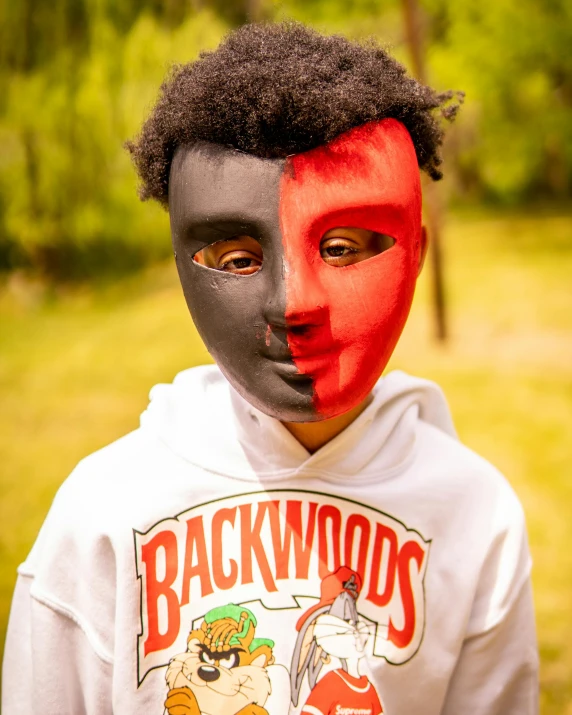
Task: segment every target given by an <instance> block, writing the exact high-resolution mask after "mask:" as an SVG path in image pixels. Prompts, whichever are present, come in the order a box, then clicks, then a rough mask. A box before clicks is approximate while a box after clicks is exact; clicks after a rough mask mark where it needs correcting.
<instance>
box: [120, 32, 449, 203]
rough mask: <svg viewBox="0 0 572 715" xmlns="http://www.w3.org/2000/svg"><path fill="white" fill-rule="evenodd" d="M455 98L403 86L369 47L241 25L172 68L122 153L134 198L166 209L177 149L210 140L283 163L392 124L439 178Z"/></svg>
mask: <svg viewBox="0 0 572 715" xmlns="http://www.w3.org/2000/svg"><path fill="white" fill-rule="evenodd" d="M455 96H456V97H457V98H458V100H459V101H462V93H453V92H445V93H443V94H437V93H436V92H435V91H434V90H433V89H431V88H430V87H427V86H425V85H423V84H420V83H419V82H417V81H416V80H415V79H412V78H411V77H408V76H407V75H406V71H405V68H404V67H403V66H402V65H400V64H399V63H398V62H397V61H396V60H394V59H393V58H392V57H390V56H389V55H388V54H387V52H386V51H385V50H384V49H383V48H381V47H380V46H379V45H377V44H376V43H375V42H374V41H373V40H370V41H369V42H368V43H366V44H358V43H356V42H350V41H349V40H347V39H346V38H344V37H341V36H338V35H334V36H323V35H320V34H319V33H318V32H316V31H314V30H312V29H310V28H308V27H306V26H305V25H302V24H299V23H292V22H289V23H277V24H273V23H268V24H251V25H243V26H242V27H240V28H239V29H237V30H235V31H233V32H231V33H230V34H229V35H227V37H226V38H225V39H224V41H223V42H222V43H221V44H220V46H219V47H218V48H217V49H216V50H215V51H214V52H203V53H202V54H201V55H200V57H199V59H198V60H196V61H195V62H190V63H188V64H184V65H178V66H175V67H174V68H173V69H172V71H171V73H170V75H169V76H168V77H167V79H166V81H165V82H164V83H163V85H162V86H161V93H160V96H159V99H158V101H157V104H156V105H155V107H154V109H153V111H152V113H151V115H150V116H149V118H148V119H147V121H146V122H145V124H144V125H143V128H142V130H141V133H140V135H139V136H138V137H137V139H136V140H135V141H132V142H127V144H126V147H127V149H128V150H129V151H130V152H131V154H132V157H133V161H134V163H135V166H136V168H137V171H138V173H139V176H140V178H141V181H142V186H141V189H140V196H141V198H142V199H150V198H152V199H156V200H158V201H159V202H161V203H162V204H164V205H166V204H167V198H168V186H169V170H170V166H171V161H172V158H173V154H174V152H175V150H176V148H177V147H178V146H179V145H180V144H192V143H193V142H197V141H207V142H213V143H217V144H222V145H225V146H228V147H233V148H235V149H238V150H240V151H243V152H246V153H249V154H254V155H255V156H260V157H265V158H284V157H287V156H289V155H291V154H298V153H300V152H304V151H308V150H309V149H313V148H314V147H317V146H320V145H322V144H325V143H326V142H328V141H330V140H332V139H333V138H334V137H336V136H338V135H339V134H342V133H343V132H345V131H348V130H349V129H352V128H353V127H356V126H359V125H361V124H365V123H366V122H370V121H373V120H380V119H385V118H387V117H393V118H395V119H398V120H399V121H400V122H402V123H403V124H404V125H405V127H406V128H407V129H408V131H409V134H410V135H411V138H412V140H413V144H414V146H415V151H416V154H417V161H418V164H419V167H420V168H421V169H424V170H425V171H426V172H427V173H428V174H429V176H431V177H432V178H433V179H440V178H441V176H442V174H441V171H440V170H439V165H440V164H441V157H440V155H439V149H440V146H441V144H442V141H443V129H442V126H441V123H440V122H439V115H441V116H442V117H444V118H446V119H453V117H454V116H455V114H456V112H457V109H458V107H459V103H458V102H456V103H450V100H451V99H452V98H453V97H455ZM435 110H438V111H437V116H435Z"/></svg>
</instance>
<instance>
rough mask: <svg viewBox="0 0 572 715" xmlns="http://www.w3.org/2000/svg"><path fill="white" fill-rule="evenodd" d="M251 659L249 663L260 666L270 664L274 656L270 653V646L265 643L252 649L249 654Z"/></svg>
mask: <svg viewBox="0 0 572 715" xmlns="http://www.w3.org/2000/svg"><path fill="white" fill-rule="evenodd" d="M250 656H251V658H252V660H251V661H250V663H249V665H258V666H260V667H261V668H264V667H266V666H267V665H272V663H274V656H273V655H272V648H270V646H267V645H260V646H258V648H256V649H255V650H253V651H252V653H251V654H250Z"/></svg>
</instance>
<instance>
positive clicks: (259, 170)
mask: <svg viewBox="0 0 572 715" xmlns="http://www.w3.org/2000/svg"><path fill="white" fill-rule="evenodd" d="M169 211H170V216H171V230H172V236H173V244H174V249H175V253H176V256H177V267H178V271H179V276H180V279H181V283H182V286H183V291H184V294H185V298H186V301H187V304H188V306H189V309H190V311H191V315H192V317H193V320H194V322H195V324H196V326H197V328H198V330H199V333H200V334H201V337H202V338H203V340H204V342H205V344H206V346H207V348H208V350H209V352H210V353H211V355H212V356H213V358H214V359H215V360H216V362H217V364H218V365H219V367H220V369H221V370H222V372H223V373H224V374H225V375H226V377H227V379H228V380H229V381H230V383H231V384H232V385H233V386H234V387H235V389H236V390H237V391H238V392H239V393H240V394H241V395H242V396H243V397H244V398H245V399H246V400H248V401H249V402H250V403H251V404H252V405H254V406H255V407H257V408H258V409H260V410H261V411H262V412H264V413H266V414H268V415H271V416H273V417H276V418H277V419H279V420H281V421H292V422H309V421H315V420H320V419H327V418H330V417H334V416H336V415H340V414H343V413H345V412H347V411H348V410H350V409H352V408H353V407H355V406H356V405H358V404H359V403H361V402H362V401H363V400H364V399H365V398H366V397H367V395H368V394H369V392H370V391H371V389H372V387H373V385H374V384H375V382H376V381H377V379H378V378H379V376H380V375H381V373H382V371H383V370H384V368H385V366H386V365H387V362H388V360H389V358H390V356H391V354H392V352H393V349H394V347H395V344H396V343H397V340H398V338H399V336H400V334H401V332H402V330H403V327H404V325H405V321H406V319H407V315H408V313H409V309H410V306H411V301H412V298H413V292H414V288H415V282H416V279H417V274H418V272H419V265H420V256H421V251H422V245H421V244H422V229H421V189H420V180H419V170H418V165H417V159H416V156H415V150H414V147H413V143H412V141H411V137H410V136H409V133H408V132H407V130H406V129H405V127H404V126H403V125H402V124H401V123H400V122H398V121H396V120H394V119H385V120H383V121H380V122H372V123H369V124H365V125H363V126H360V127H357V128H355V129H352V130H350V131H348V132H346V133H345V134H342V135H340V136H338V137H337V138H336V139H334V140H333V141H332V142H330V143H329V144H327V145H324V146H322V147H318V148H316V149H313V150H311V151H308V152H305V153H302V154H297V155H294V156H292V157H289V158H287V159H262V158H259V157H254V156H251V155H249V154H243V153H241V152H238V151H235V150H233V149H229V148H226V147H222V146H220V145H216V144H207V143H200V144H194V145H190V146H182V147H179V149H178V150H177V152H176V154H175V157H174V160H173V164H172V168H171V175H170V183H169ZM339 227H354V228H360V229H367V230H368V231H372V232H375V233H376V234H380V235H384V236H390V237H391V238H393V240H394V243H393V245H392V246H391V248H388V250H384V251H383V252H381V253H379V254H377V255H374V256H372V257H371V258H368V259H367V260H364V261H361V262H359V263H356V264H354V265H346V266H343V267H340V266H333V265H329V264H328V263H326V262H325V261H324V260H323V257H322V255H321V251H320V246H321V241H322V239H323V236H324V235H325V234H326V233H327V232H328V231H330V230H331V229H334V228H339ZM245 235H246V236H251V237H253V238H254V239H255V240H256V241H257V242H259V244H260V247H261V249H262V256H263V259H262V265H261V266H260V269H259V270H258V271H256V272H255V273H253V274H252V275H235V274H232V273H227V272H224V271H221V270H217V269H215V268H208V267H206V266H204V265H199V263H197V261H196V260H195V257H196V255H197V254H198V253H199V252H200V251H202V250H203V249H205V248H206V247H208V246H211V245H213V244H214V243H216V242H219V241H224V240H228V239H232V238H233V237H235V236H245Z"/></svg>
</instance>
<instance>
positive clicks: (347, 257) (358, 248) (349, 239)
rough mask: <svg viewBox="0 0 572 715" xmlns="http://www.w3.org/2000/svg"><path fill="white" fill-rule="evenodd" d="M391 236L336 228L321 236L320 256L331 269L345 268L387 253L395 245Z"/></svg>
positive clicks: (356, 228) (361, 229)
mask: <svg viewBox="0 0 572 715" xmlns="http://www.w3.org/2000/svg"><path fill="white" fill-rule="evenodd" d="M395 243H396V241H395V239H394V238H393V237H392V236H389V235H387V234H383V233H378V232H376V231H371V230H369V229H364V228H358V227H353V226H338V227H336V228H332V229H330V230H328V231H326V233H325V234H324V235H323V237H322V240H321V241H320V256H321V258H322V260H323V261H324V263H326V264H327V265H329V266H331V267H333V268H345V267H346V266H352V265H355V264H356V263H361V262H362V261H367V260H369V259H370V258H375V257H376V256H378V255H380V254H381V253H384V252H385V251H388V250H389V249H390V248H392V247H393V246H394V245H395Z"/></svg>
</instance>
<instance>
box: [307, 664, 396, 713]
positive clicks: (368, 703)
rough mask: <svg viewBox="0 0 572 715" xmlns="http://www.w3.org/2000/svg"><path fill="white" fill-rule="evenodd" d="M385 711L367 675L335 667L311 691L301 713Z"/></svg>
mask: <svg viewBox="0 0 572 715" xmlns="http://www.w3.org/2000/svg"><path fill="white" fill-rule="evenodd" d="M382 712H383V708H382V707H381V703H380V702H379V697H378V695H377V693H376V692H375V688H374V687H373V685H372V684H371V683H370V682H369V680H368V679H367V677H366V676H365V675H362V676H361V677H360V678H355V677H354V676H352V675H350V674H349V673H346V672H345V671H343V670H332V671H330V672H329V673H327V674H326V675H325V676H324V677H323V678H321V679H320V680H319V681H318V682H317V683H316V685H315V687H314V689H313V690H312V692H311V693H310V697H309V698H308V700H307V702H306V704H305V705H304V707H303V708H302V713H301V715H380V713H382Z"/></svg>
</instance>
